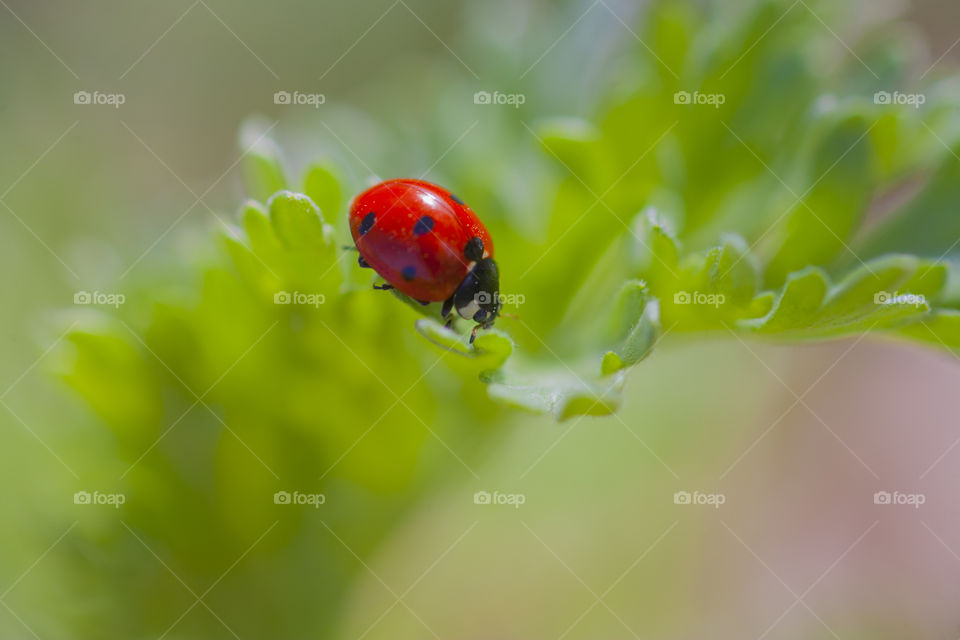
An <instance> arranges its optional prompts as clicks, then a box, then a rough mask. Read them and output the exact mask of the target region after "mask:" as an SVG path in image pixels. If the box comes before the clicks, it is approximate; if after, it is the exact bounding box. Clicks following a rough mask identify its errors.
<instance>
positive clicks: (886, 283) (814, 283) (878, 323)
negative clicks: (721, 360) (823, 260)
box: [738, 256, 947, 339]
mask: <svg viewBox="0 0 960 640" xmlns="http://www.w3.org/2000/svg"><path fill="white" fill-rule="evenodd" d="M946 275H947V273H946V267H945V266H944V265H942V264H936V263H931V262H928V261H923V260H920V259H918V258H914V257H912V256H887V257H885V258H881V259H878V260H874V261H872V262H870V263H869V264H867V265H864V266H863V267H862V268H860V269H858V270H856V271H854V272H853V273H851V274H850V275H849V276H847V277H846V278H844V279H843V280H842V281H841V282H840V283H838V284H837V285H831V284H830V280H829V277H828V276H827V274H826V273H825V272H824V271H823V270H821V269H818V268H816V267H810V268H808V269H804V270H802V271H799V272H796V273H793V274H790V276H788V278H787V282H786V284H785V285H784V287H783V289H782V290H781V292H780V293H779V294H778V296H777V298H776V300H775V302H774V304H773V307H772V309H771V310H770V312H769V313H768V314H767V315H765V316H763V317H762V318H757V319H748V320H742V321H740V322H739V323H738V325H739V326H740V327H741V328H743V329H748V330H751V331H755V332H758V333H761V334H765V335H775V334H780V335H782V336H783V337H785V338H789V339H798V338H804V339H807V338H829V337H835V336H840V335H845V334H850V333H856V332H862V331H871V330H876V329H888V328H892V327H897V326H901V325H904V324H906V323H908V322H910V321H915V320H918V319H919V318H922V317H924V316H926V315H927V314H928V313H929V311H930V304H931V301H932V300H933V299H935V297H936V296H937V295H938V294H939V292H940V290H941V289H942V288H943V285H944V283H945V282H946Z"/></svg>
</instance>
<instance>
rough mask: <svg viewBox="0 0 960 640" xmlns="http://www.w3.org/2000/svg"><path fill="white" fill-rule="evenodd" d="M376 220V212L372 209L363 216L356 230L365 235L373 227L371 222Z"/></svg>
mask: <svg viewBox="0 0 960 640" xmlns="http://www.w3.org/2000/svg"><path fill="white" fill-rule="evenodd" d="M376 221H377V214H375V213H374V212H373V211H371V212H370V213H368V214H367V215H365V216H363V220H361V221H360V228H359V229H357V232H358V233H359V234H360V235H362V236H363V235H366V234H367V231H370V229H372V228H373V223H374V222H376Z"/></svg>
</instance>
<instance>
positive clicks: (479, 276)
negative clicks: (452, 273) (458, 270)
mask: <svg viewBox="0 0 960 640" xmlns="http://www.w3.org/2000/svg"><path fill="white" fill-rule="evenodd" d="M453 304H454V306H455V307H456V309H457V313H458V314H460V316H461V317H462V318H464V319H466V320H473V321H474V322H476V323H477V324H479V325H482V326H483V327H484V328H486V327H489V326H491V325H492V324H493V321H494V320H496V319H497V316H498V315H500V270H499V269H498V268H497V263H496V262H494V261H493V258H483V259H482V260H479V261H478V262H477V263H476V264H475V265H474V267H473V269H471V270H470V273H468V274H467V277H466V278H464V279H463V282H461V283H460V286H459V287H458V288H457V291H456V293H454V294H453Z"/></svg>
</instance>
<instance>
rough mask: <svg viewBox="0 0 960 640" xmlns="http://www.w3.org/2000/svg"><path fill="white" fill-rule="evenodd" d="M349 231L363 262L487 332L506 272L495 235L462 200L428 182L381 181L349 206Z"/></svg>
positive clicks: (419, 298)
mask: <svg viewBox="0 0 960 640" xmlns="http://www.w3.org/2000/svg"><path fill="white" fill-rule="evenodd" d="M350 233H351V234H353V242H354V244H355V245H356V246H357V250H358V251H359V252H360V257H359V260H358V262H359V263H360V266H361V267H367V268H372V269H373V270H374V271H376V272H377V273H378V274H380V276H381V277H382V278H383V279H384V280H386V281H387V283H388V284H386V285H382V286H379V287H378V286H376V285H374V286H375V287H376V288H378V289H397V290H398V291H400V292H401V293H404V294H406V295H408V296H410V297H411V298H413V299H414V300H417V301H418V302H420V303H421V304H429V303H430V302H443V308H442V311H441V315H442V316H443V317H444V318H445V319H447V325H448V326H449V325H450V324H451V323H452V322H453V315H451V311H452V310H453V309H456V310H457V313H458V314H459V315H460V316H461V317H462V318H465V319H467V320H472V321H474V322H476V323H477V326H476V327H474V329H473V333H472V334H471V336H470V342H471V343H472V342H473V339H474V338H475V337H476V335H477V331H478V330H479V329H481V328H482V329H488V328H489V327H490V326H492V325H493V322H494V320H496V318H497V316H498V315H499V314H500V272H499V270H498V268H497V263H496V262H494V260H493V240H492V239H491V238H490V233H489V232H488V231H487V228H486V227H484V226H483V223H482V222H480V219H479V218H478V217H477V215H476V214H475V213H474V212H473V211H472V210H471V209H470V207H468V206H467V205H466V204H464V203H463V200H461V199H460V198H458V197H457V196H455V195H453V194H452V193H450V192H449V191H447V190H446V189H444V188H442V187H439V186H437V185H435V184H432V183H430V182H426V181H425V180H408V179H395V180H387V181H386V182H381V183H379V184H377V185H375V186H373V187H371V188H369V189H367V190H366V191H364V192H363V193H361V194H360V195H358V196H357V197H356V198H355V199H354V200H353V204H352V205H351V206H350Z"/></svg>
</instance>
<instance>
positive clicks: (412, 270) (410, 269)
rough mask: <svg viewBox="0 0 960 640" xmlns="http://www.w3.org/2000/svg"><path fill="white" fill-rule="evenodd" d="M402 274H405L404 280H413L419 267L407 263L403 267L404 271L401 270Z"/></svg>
mask: <svg viewBox="0 0 960 640" xmlns="http://www.w3.org/2000/svg"><path fill="white" fill-rule="evenodd" d="M400 275H402V276H403V279H404V280H413V278H414V277H415V276H416V275H417V268H416V267H414V266H413V265H407V266H406V267H404V268H403V271H401V272H400Z"/></svg>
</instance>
